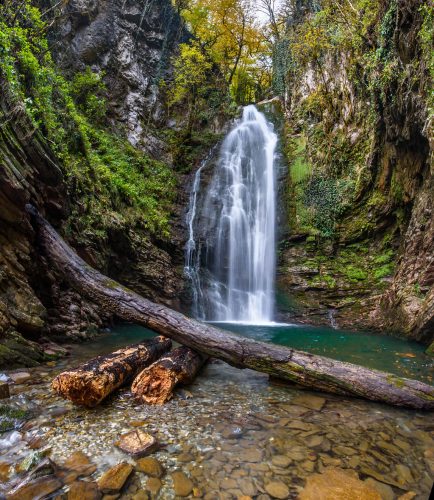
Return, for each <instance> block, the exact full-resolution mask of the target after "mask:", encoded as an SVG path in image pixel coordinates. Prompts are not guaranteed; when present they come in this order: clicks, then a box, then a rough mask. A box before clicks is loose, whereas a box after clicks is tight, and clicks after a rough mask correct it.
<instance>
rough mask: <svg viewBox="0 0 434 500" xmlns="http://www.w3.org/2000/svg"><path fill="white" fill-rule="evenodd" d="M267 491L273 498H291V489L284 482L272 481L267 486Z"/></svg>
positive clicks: (282, 499)
mask: <svg viewBox="0 0 434 500" xmlns="http://www.w3.org/2000/svg"><path fill="white" fill-rule="evenodd" d="M265 491H266V492H267V493H268V494H269V495H270V496H271V497H272V498H279V499H281V500H284V499H285V498H288V496H289V488H288V486H286V484H285V483H283V482H282V481H271V482H269V483H267V484H266V485H265Z"/></svg>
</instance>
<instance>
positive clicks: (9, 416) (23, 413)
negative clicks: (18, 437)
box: [0, 405, 31, 432]
mask: <svg viewBox="0 0 434 500" xmlns="http://www.w3.org/2000/svg"><path fill="white" fill-rule="evenodd" d="M30 417H31V414H30V412H29V411H28V410H24V409H22V408H16V407H14V406H10V405H0V432H6V431H11V430H14V429H19V428H20V427H21V426H22V425H23V423H24V422H25V421H26V420H29V419H30Z"/></svg>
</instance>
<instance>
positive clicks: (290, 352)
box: [28, 206, 434, 410]
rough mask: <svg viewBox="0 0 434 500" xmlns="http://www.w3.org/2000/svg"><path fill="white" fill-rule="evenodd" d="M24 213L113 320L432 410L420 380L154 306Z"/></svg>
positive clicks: (331, 386)
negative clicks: (257, 337) (231, 330)
mask: <svg viewBox="0 0 434 500" xmlns="http://www.w3.org/2000/svg"><path fill="white" fill-rule="evenodd" d="M28 212H29V213H31V214H32V216H33V217H32V219H33V222H34V225H35V228H36V229H37V231H38V235H39V242H40V244H41V245H42V247H43V249H44V250H45V254H46V256H47V257H48V259H49V261H50V263H51V264H52V265H53V266H54V267H55V268H56V269H57V270H58V271H59V272H60V273H62V275H63V277H64V278H65V279H66V280H67V281H68V282H69V283H70V285H71V286H73V287H74V288H75V289H76V290H77V291H78V292H79V293H80V294H82V295H84V296H86V297H89V298H90V299H91V300H92V301H94V302H96V303H98V304H99V305H100V307H102V308H104V309H105V310H106V311H107V312H110V313H112V314H116V315H117V316H118V317H119V318H122V319H124V320H126V321H131V322H133V323H136V324H139V325H143V326H145V327H147V328H150V329H151V330H154V331H156V332H158V333H160V334H162V335H164V336H167V337H170V338H171V339H173V340H175V341H177V342H179V343H180V344H184V345H186V346H188V347H191V348H192V349H194V350H197V351H201V352H203V353H205V354H207V355H208V356H214V357H216V358H219V359H221V360H223V361H226V362H227V363H229V364H231V365H234V366H237V367H240V368H251V369H253V370H257V371H260V372H264V373H268V374H269V375H272V376H273V377H276V378H280V379H284V380H288V381H290V382H295V383H296V384H298V385H301V386H304V387H307V388H310V389H314V390H319V391H325V392H330V393H335V394H341V395H344V396H357V397H363V398H366V399H370V400H373V401H380V402H383V403H388V404H392V405H396V406H406V407H410V408H418V409H425V410H429V409H430V410H434V387H432V386H430V385H427V384H424V383H423V382H419V381H417V380H411V379H406V378H400V377H397V376H395V375H391V374H389V373H385V372H381V371H377V370H370V369H368V368H364V367H361V366H357V365H353V364H351V363H344V362H342V361H336V360H332V359H329V358H325V357H322V356H317V355H313V354H309V353H305V352H302V351H296V350H294V349H290V348H286V347H282V346H278V345H273V344H268V343H264V342H258V341H255V340H251V339H248V338H245V337H241V336H238V335H235V334H231V333H227V332H223V331H222V330H219V329H218V328H215V327H213V326H211V325H209V324H204V323H201V322H199V321H196V320H194V319H191V318H188V317H186V316H184V315H183V314H181V313H179V312H176V311H173V310H171V309H169V308H168V307H165V306H163V305H158V304H155V303H153V302H151V301H149V300H147V299H145V298H143V297H141V296H140V295H138V294H136V293H135V292H133V291H131V290H129V289H128V288H126V287H124V286H122V285H120V284H118V283H117V282H115V281H113V280H111V279H109V278H107V277H106V276H104V275H102V274H101V273H100V272H98V271H96V270H95V269H93V268H92V267H90V266H89V265H88V264H86V263H85V262H84V261H83V260H82V259H81V258H80V257H78V255H77V254H76V253H75V252H74V251H73V250H72V249H71V247H69V246H68V245H67V244H66V243H65V241H64V240H63V239H62V238H61V237H60V236H59V235H58V234H57V232H56V231H55V230H54V228H53V227H52V226H51V225H50V224H49V223H48V222H47V221H46V220H45V219H43V218H42V217H41V216H39V215H38V213H37V212H36V210H35V209H34V208H33V207H31V206H28Z"/></svg>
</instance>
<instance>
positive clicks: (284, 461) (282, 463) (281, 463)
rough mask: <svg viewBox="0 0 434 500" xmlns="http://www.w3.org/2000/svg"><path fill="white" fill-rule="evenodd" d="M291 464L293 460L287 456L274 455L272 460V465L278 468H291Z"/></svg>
mask: <svg viewBox="0 0 434 500" xmlns="http://www.w3.org/2000/svg"><path fill="white" fill-rule="evenodd" d="M291 462H292V460H291V459H290V458H289V457H286V456H285V455H274V456H273V457H272V458H271V463H272V464H273V465H275V466H276V467H283V468H286V467H288V466H289V464H290V463H291Z"/></svg>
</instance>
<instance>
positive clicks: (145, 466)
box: [136, 457, 164, 478]
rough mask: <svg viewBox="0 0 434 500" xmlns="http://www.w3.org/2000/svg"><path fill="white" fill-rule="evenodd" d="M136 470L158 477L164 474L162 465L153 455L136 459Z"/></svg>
mask: <svg viewBox="0 0 434 500" xmlns="http://www.w3.org/2000/svg"><path fill="white" fill-rule="evenodd" d="M136 471H138V472H143V473H145V474H147V475H148V476H152V477H158V478H160V477H161V476H162V475H163V474H164V468H163V466H162V465H161V463H160V462H159V461H158V460H157V459H156V458H153V457H145V458H140V459H139V460H137V462H136Z"/></svg>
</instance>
